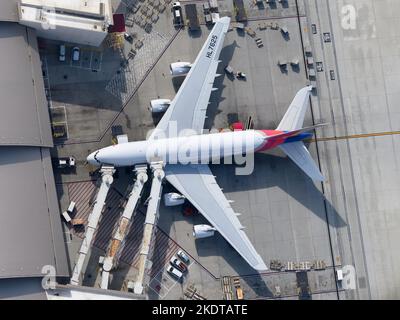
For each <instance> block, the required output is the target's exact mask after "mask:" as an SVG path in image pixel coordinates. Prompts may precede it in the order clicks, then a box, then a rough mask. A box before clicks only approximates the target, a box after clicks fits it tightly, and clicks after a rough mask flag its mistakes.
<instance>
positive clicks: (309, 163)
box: [279, 141, 325, 181]
mask: <svg viewBox="0 0 400 320" xmlns="http://www.w3.org/2000/svg"><path fill="white" fill-rule="evenodd" d="M279 148H281V150H282V151H283V152H285V153H286V154H287V155H288V157H289V158H290V159H292V161H293V162H294V163H295V164H297V165H298V166H299V168H300V169H301V170H303V171H304V173H305V174H306V175H308V176H309V177H310V178H311V179H312V180H314V181H324V180H325V178H324V176H323V175H322V173H321V172H320V171H319V169H318V166H317V164H316V163H315V162H314V160H313V159H312V157H311V155H310V152H308V150H307V148H306V146H305V145H304V143H303V142H301V141H298V142H291V143H285V144H281V145H280V146H279Z"/></svg>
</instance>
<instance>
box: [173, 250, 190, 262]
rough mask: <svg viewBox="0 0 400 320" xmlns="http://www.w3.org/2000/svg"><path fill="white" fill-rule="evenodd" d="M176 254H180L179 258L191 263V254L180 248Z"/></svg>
mask: <svg viewBox="0 0 400 320" xmlns="http://www.w3.org/2000/svg"><path fill="white" fill-rule="evenodd" d="M176 255H177V256H178V258H179V259H181V260H182V261H183V262H184V263H186V264H189V263H190V259H189V256H188V255H187V254H186V253H185V252H184V251H183V250H179V251H178V252H177V253H176Z"/></svg>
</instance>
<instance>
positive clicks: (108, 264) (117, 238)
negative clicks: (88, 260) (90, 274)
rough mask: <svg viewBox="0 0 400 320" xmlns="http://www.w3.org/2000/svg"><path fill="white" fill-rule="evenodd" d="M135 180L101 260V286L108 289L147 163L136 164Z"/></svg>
mask: <svg viewBox="0 0 400 320" xmlns="http://www.w3.org/2000/svg"><path fill="white" fill-rule="evenodd" d="M134 171H135V173H136V181H135V183H134V185H133V188H132V191H131V193H130V194H129V199H128V202H127V204H126V206H125V209H124V212H123V214H122V216H121V218H120V220H119V224H118V228H117V230H116V231H115V233H114V235H113V237H112V240H111V243H110V245H109V247H108V249H107V254H106V256H105V258H104V262H103V272H102V275H101V288H102V289H108V285H109V277H110V271H111V270H112V269H113V268H114V267H115V266H116V265H117V263H118V258H119V253H120V251H121V247H122V244H123V242H124V239H125V237H126V235H127V234H128V231H129V227H130V226H131V224H132V216H133V213H134V212H135V209H136V207H137V204H138V202H139V200H140V197H141V195H142V191H143V187H144V185H145V183H146V182H147V179H148V176H147V165H137V166H136V167H135V170H134Z"/></svg>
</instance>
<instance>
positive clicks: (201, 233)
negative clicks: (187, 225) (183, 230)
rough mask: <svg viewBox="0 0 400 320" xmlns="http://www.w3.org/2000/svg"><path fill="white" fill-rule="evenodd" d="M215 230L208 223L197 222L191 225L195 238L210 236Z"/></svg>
mask: <svg viewBox="0 0 400 320" xmlns="http://www.w3.org/2000/svg"><path fill="white" fill-rule="evenodd" d="M216 230H217V229H215V228H213V227H211V226H209V225H208V224H198V225H195V226H194V227H193V237H195V239H202V238H208V237H212V236H213V235H214V232H215V231H216Z"/></svg>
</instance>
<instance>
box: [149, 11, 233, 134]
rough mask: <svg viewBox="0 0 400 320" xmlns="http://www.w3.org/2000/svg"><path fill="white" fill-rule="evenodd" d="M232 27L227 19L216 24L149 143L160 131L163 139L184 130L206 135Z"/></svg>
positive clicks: (222, 19)
mask: <svg viewBox="0 0 400 320" xmlns="http://www.w3.org/2000/svg"><path fill="white" fill-rule="evenodd" d="M229 23H230V18H229V17H223V18H221V19H219V20H218V21H217V22H216V24H215V26H214V28H213V29H212V31H211V33H210V35H209V36H208V38H207V41H206V42H205V43H204V45H203V47H202V49H201V51H200V53H199V55H198V56H197V58H196V60H195V62H194V63H193V64H192V67H191V69H190V71H189V73H188V74H187V76H186V78H185V80H184V82H183V83H182V86H181V87H180V89H179V91H178V93H177V94H176V96H175V98H174V100H172V102H171V104H170V106H169V108H168V110H167V111H166V112H165V114H164V116H163V118H162V119H161V120H160V122H159V123H158V125H157V127H156V130H155V131H154V132H153V133H152V135H151V136H150V138H149V139H154V137H155V136H156V132H159V131H162V132H163V133H164V134H165V135H164V136H163V137H168V138H171V137H173V136H176V135H178V134H181V132H182V130H184V129H192V130H195V131H196V133H197V134H201V133H202V131H203V128H204V121H205V118H206V112H207V107H208V102H209V99H210V95H211V92H212V90H213V83H214V79H215V77H216V72H217V68H218V63H219V60H218V59H219V55H220V53H221V49H222V46H223V43H224V38H225V34H226V33H227V32H228V27H229ZM175 125H176V129H175V127H174V126H175ZM170 127H171V132H170V130H169V128H170Z"/></svg>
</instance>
